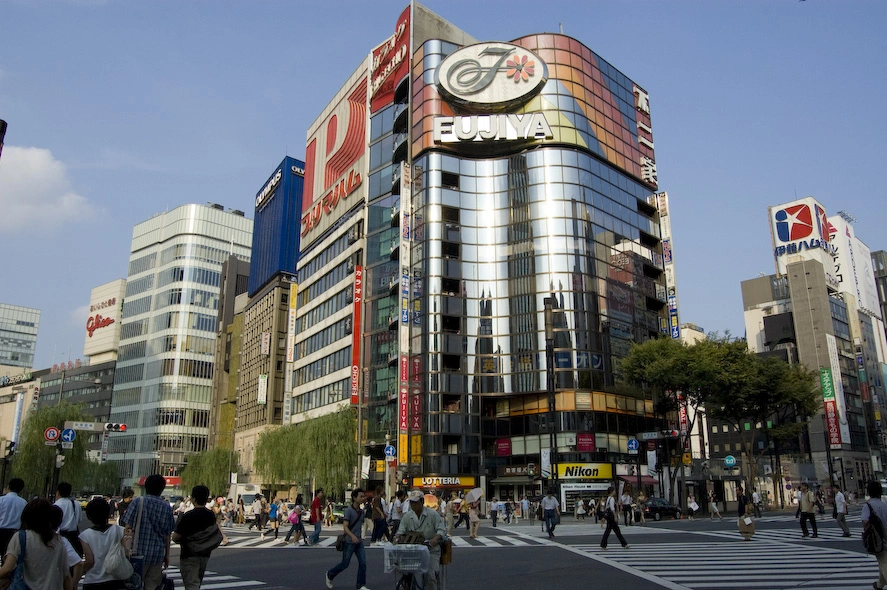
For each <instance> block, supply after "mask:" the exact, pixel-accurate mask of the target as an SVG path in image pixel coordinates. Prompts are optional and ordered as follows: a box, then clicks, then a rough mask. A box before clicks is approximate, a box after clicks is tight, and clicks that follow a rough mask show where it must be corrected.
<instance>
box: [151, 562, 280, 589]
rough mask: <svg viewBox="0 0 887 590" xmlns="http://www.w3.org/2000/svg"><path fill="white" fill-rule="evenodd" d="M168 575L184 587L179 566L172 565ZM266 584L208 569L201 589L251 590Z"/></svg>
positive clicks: (167, 572)
mask: <svg viewBox="0 0 887 590" xmlns="http://www.w3.org/2000/svg"><path fill="white" fill-rule="evenodd" d="M166 576H167V577H168V578H170V579H171V580H172V581H173V582H174V583H175V585H176V588H182V587H183V582H182V574H181V572H179V568H177V567H170V568H169V569H167V570H166ZM266 586H267V584H265V582H261V581H259V580H244V579H242V578H238V577H237V576H228V575H224V574H219V573H217V572H211V571H209V570H207V572H206V574H205V575H204V576H203V584H201V585H200V589H201V590H233V589H234V588H237V589H238V590H251V589H253V588H265V587H266Z"/></svg>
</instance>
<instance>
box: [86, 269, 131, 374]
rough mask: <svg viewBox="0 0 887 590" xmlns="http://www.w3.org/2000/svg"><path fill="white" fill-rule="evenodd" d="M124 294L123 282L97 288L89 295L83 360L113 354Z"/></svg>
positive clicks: (117, 338) (116, 343)
mask: <svg viewBox="0 0 887 590" xmlns="http://www.w3.org/2000/svg"><path fill="white" fill-rule="evenodd" d="M125 294H126V281H125V280H123V279H117V280H116V281H111V282H110V283H105V284H104V285H99V286H98V287H96V288H95V289H93V290H92V292H91V293H90V296H89V308H88V313H87V314H86V318H85V319H84V328H85V330H86V333H85V336H84V340H83V354H84V356H89V357H93V356H98V355H100V354H104V353H113V354H116V352H117V347H118V345H119V344H120V320H121V318H122V316H123V296H124V295H125Z"/></svg>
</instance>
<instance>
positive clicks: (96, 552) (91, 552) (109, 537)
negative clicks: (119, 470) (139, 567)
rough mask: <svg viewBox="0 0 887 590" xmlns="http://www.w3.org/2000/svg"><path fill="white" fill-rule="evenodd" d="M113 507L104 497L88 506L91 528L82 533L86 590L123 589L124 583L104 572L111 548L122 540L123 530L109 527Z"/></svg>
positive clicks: (90, 502)
mask: <svg viewBox="0 0 887 590" xmlns="http://www.w3.org/2000/svg"><path fill="white" fill-rule="evenodd" d="M109 514H110V506H108V503H107V502H106V501H105V499H104V498H94V499H92V500H90V501H89V504H87V505H86V517H87V518H88V519H89V521H90V522H91V523H92V526H91V527H90V528H88V529H86V530H85V531H83V532H82V533H80V544H81V545H82V546H83V555H84V564H83V569H84V571H85V572H86V574H85V575H84V576H83V590H121V589H122V588H124V587H125V586H124V581H123V580H115V579H114V577H113V576H112V575H111V574H109V573H107V572H106V571H105V558H106V557H107V556H108V552H110V551H111V547H112V546H113V545H115V544H117V543H120V541H121V539H123V527H120V526H117V525H116V524H108V517H109Z"/></svg>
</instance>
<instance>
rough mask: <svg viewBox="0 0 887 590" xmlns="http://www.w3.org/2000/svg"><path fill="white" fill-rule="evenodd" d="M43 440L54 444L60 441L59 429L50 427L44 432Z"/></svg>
mask: <svg viewBox="0 0 887 590" xmlns="http://www.w3.org/2000/svg"><path fill="white" fill-rule="evenodd" d="M43 438H45V439H46V442H51V443H54V442H55V441H57V440H58V439H59V429H58V428H56V427H55V426H50V427H49V428H47V429H46V430H44V431H43Z"/></svg>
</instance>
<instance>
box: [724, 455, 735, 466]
mask: <svg viewBox="0 0 887 590" xmlns="http://www.w3.org/2000/svg"><path fill="white" fill-rule="evenodd" d="M735 466H736V457H734V456H733V455H727V456H726V457H724V467H735Z"/></svg>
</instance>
